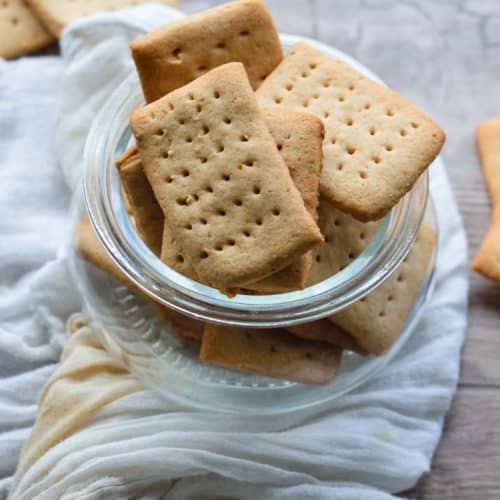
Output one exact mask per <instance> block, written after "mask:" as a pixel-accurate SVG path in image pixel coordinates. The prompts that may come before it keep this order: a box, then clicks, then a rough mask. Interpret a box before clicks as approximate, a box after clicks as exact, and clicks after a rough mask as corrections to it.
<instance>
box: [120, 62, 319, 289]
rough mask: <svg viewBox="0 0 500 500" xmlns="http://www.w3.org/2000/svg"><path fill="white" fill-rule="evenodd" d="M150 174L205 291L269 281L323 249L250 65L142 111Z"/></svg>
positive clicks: (135, 121)
mask: <svg viewBox="0 0 500 500" xmlns="http://www.w3.org/2000/svg"><path fill="white" fill-rule="evenodd" d="M130 124H131V128H132V131H133V133H134V135H135V138H136V142H137V146H138V148H139V152H140V155H141V159H142V163H143V168H144V171H145V173H146V176H147V178H148V180H149V182H150V184H151V186H152V188H153V191H154V193H155V196H156V199H157V200H158V203H159V204H160V206H161V207H162V210H163V213H164V214H166V217H167V223H168V225H169V228H170V229H171V231H172V233H173V236H174V238H175V239H176V240H178V241H179V243H180V245H181V247H182V249H183V254H184V257H186V258H187V259H188V260H189V261H190V263H191V264H192V265H193V267H194V269H195V271H196V273H197V275H198V276H199V277H200V279H201V281H202V282H204V283H207V284H209V285H211V286H214V287H217V288H220V289H222V290H227V289H230V288H234V287H238V286H240V285H245V284H247V283H251V282H254V281H257V280H259V279H262V278H264V277H266V276H268V275H270V274H273V273H274V272H276V271H279V270H280V269H283V268H284V267H285V266H287V265H288V264H290V263H291V262H292V261H293V260H294V259H295V258H296V257H298V256H299V255H302V254H303V253H305V252H307V251H308V250H310V249H311V248H313V247H314V246H315V245H317V244H319V243H321V242H322V241H323V237H322V235H321V233H320V231H319V229H318V227H317V225H316V223H315V221H314V219H313V217H312V216H311V215H310V214H309V212H308V211H307V209H306V208H305V206H304V202H303V201H302V198H301V196H300V193H299V192H298V190H297V188H296V187H295V185H294V183H293V181H292V179H291V177H290V174H289V172H288V168H287V166H286V165H285V163H284V162H283V159H282V158H281V156H280V155H279V152H278V150H277V147H276V144H275V143H274V141H273V138H272V136H271V134H270V133H269V130H268V128H267V126H266V124H265V121H264V117H263V115H262V114H261V112H260V110H259V109H258V106H257V101H256V99H255V96H254V94H253V91H252V88H251V87H250V84H249V82H248V78H247V76H246V73H245V69H244V67H243V65H242V64H241V63H229V64H225V65H223V66H220V67H218V68H215V69H213V70H212V71H210V72H209V73H207V74H205V75H203V76H201V77H200V78H198V79H197V80H195V81H194V82H192V83H190V84H188V85H186V86H184V87H182V88H180V89H177V90H175V91H173V92H172V93H170V94H168V95H167V96H165V97H163V98H161V99H159V100H157V101H155V102H153V103H151V104H149V105H147V106H145V107H144V108H141V109H138V110H136V111H134V112H133V113H132V115H131V119H130Z"/></svg>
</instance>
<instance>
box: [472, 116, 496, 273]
mask: <svg viewBox="0 0 500 500" xmlns="http://www.w3.org/2000/svg"><path fill="white" fill-rule="evenodd" d="M476 140H477V148H478V151H479V156H480V158H481V165H482V168H483V172H484V177H485V179H486V185H487V186H488V191H489V194H490V198H491V203H492V205H493V214H492V217H491V223H490V227H489V229H488V233H487V234H486V236H485V237H484V240H483V242H482V243H481V246H480V247H479V250H478V251H477V253H476V255H475V257H474V260H473V261H472V269H474V271H477V272H478V273H481V274H482V275H483V276H486V277H487V278H490V279H492V280H494V281H497V282H499V283H500V237H499V235H500V116H497V117H496V118H492V119H490V120H486V121H484V122H483V123H481V124H479V125H478V127H477V129H476Z"/></svg>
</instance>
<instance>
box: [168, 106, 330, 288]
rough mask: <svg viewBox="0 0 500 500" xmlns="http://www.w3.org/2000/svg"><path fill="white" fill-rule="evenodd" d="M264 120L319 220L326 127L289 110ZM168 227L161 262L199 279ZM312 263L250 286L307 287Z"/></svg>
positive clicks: (302, 261) (301, 261)
mask: <svg viewBox="0 0 500 500" xmlns="http://www.w3.org/2000/svg"><path fill="white" fill-rule="evenodd" d="M264 118H265V120H266V123H267V126H268V128H269V131H270V132H271V135H272V137H273V139H274V141H275V143H276V145H277V148H278V151H279V152H280V155H281V157H282V158H283V160H284V161H285V163H286V165H287V167H288V170H289V172H290V175H291V177H292V180H293V182H294V183H295V186H296V187H297V189H298V190H299V192H300V195H301V196H302V199H303V201H304V205H305V207H306V208H307V210H308V211H309V213H310V214H311V215H312V216H313V217H314V219H315V220H316V219H317V206H318V192H319V178H320V175H321V166H322V148H321V144H322V140H323V124H322V123H321V120H319V119H318V118H317V117H315V116H313V115H311V114H309V113H296V112H294V111H288V110H277V109H276V110H264ZM182 253H183V252H182V247H181V246H180V245H179V244H177V243H176V241H175V239H174V237H173V235H172V233H171V231H170V229H169V227H168V225H165V228H164V233H163V244H162V257H161V258H162V260H163V262H165V263H166V264H168V265H169V266H171V267H173V268H174V269H175V270H176V271H178V272H180V273H181V274H184V275H185V276H188V277H190V278H192V279H197V276H196V273H195V271H194V269H193V268H192V266H191V265H190V264H189V261H188V260H187V259H185V258H184V256H183V255H182ZM311 264H312V253H311V252H307V253H306V254H304V255H301V256H300V257H298V258H297V259H296V260H295V262H293V263H292V264H291V265H290V266H288V267H286V268H285V269H283V270H281V271H278V272H277V273H274V274H272V275H271V276H268V277H267V278H264V279H263V280H260V281H257V282H255V283H252V284H249V285H247V288H248V289H249V290H252V291H256V292H259V293H280V292H287V291H291V290H296V289H301V288H304V286H305V282H306V279H307V277H308V275H309V270H310V268H311Z"/></svg>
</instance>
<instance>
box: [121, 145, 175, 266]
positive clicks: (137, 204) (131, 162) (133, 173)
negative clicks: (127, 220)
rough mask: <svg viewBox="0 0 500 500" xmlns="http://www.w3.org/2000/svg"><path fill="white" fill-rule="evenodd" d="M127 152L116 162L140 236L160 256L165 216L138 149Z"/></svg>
mask: <svg viewBox="0 0 500 500" xmlns="http://www.w3.org/2000/svg"><path fill="white" fill-rule="evenodd" d="M126 154H128V156H127V157H122V158H120V159H119V160H118V161H117V162H116V164H117V167H118V170H119V172H120V177H121V180H122V186H123V188H124V190H125V193H126V195H127V196H126V199H127V200H128V204H129V207H130V210H131V212H132V213H131V215H132V216H133V219H134V223H135V227H136V229H137V232H138V233H139V236H140V237H141V238H142V240H143V241H144V243H146V245H147V246H148V247H149V248H150V249H151V251H152V252H153V253H154V254H156V255H158V256H159V255H160V252H161V244H162V232H163V223H164V220H165V217H164V215H163V212H162V210H161V208H160V205H158V202H157V201H156V198H155V196H154V193H153V190H152V189H151V186H150V184H149V182H148V180H147V178H146V175H145V174H144V171H143V169H142V162H141V158H140V156H139V153H138V151H137V150H135V153H131V152H130V151H129V150H127V151H126Z"/></svg>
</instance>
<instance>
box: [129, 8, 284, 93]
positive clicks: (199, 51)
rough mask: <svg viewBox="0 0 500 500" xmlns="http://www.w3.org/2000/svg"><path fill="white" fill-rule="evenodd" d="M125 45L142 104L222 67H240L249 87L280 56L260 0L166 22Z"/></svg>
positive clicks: (267, 15) (262, 78)
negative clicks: (238, 63)
mask: <svg viewBox="0 0 500 500" xmlns="http://www.w3.org/2000/svg"><path fill="white" fill-rule="evenodd" d="M130 47H131V49H132V56H133V58H134V61H135V65H136V66H137V71H138V73H139V77H140V80H141V85H142V89H143V91H144V96H145V97H146V101H148V102H152V101H155V100H156V99H159V98H160V97H163V96H164V95H165V94H168V93H169V92H171V91H172V90H175V89H177V88H179V87H182V86H183V85H185V84H186V83H189V82H190V81H192V80H195V79H196V78H198V77H199V76H201V75H202V74H204V73H206V72H207V71H209V70H211V69H213V68H215V67H216V66H220V65H222V64H225V63H228V62H233V61H238V62H241V63H243V64H244V65H245V69H246V71H247V73H248V78H249V79H250V83H251V84H252V87H253V88H257V86H258V85H259V84H260V83H261V82H262V81H263V80H264V78H265V77H266V76H267V75H268V74H269V73H270V72H271V71H272V70H273V69H274V68H275V67H276V66H277V65H278V63H279V62H280V61H281V59H282V58H283V52H282V50H281V44H280V41H279V37H278V33H277V32H276V29H275V27H274V25H273V21H272V19H271V15H270V14H269V12H268V10H267V9H266V7H265V5H264V3H263V2H261V1H260V0H240V1H237V2H230V3H227V4H224V5H221V6H219V7H215V8H213V9H209V10H207V11H204V12H201V13H199V14H195V15H192V16H189V17H186V18H185V19H181V20H180V21H177V22H174V23H169V24H166V25H165V26H162V27H160V28H158V29H156V30H155V31H153V32H151V33H148V34H147V35H145V36H143V37H141V38H138V39H136V40H134V41H133V42H132V43H131V44H130Z"/></svg>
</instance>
